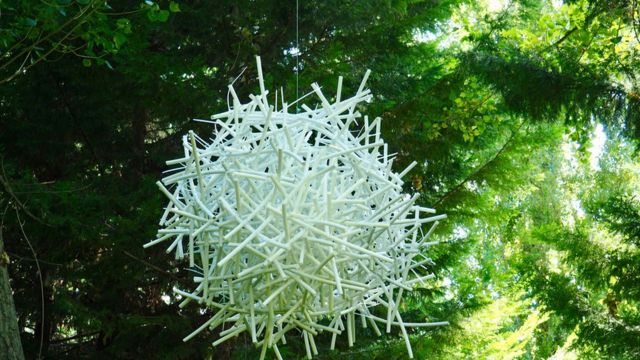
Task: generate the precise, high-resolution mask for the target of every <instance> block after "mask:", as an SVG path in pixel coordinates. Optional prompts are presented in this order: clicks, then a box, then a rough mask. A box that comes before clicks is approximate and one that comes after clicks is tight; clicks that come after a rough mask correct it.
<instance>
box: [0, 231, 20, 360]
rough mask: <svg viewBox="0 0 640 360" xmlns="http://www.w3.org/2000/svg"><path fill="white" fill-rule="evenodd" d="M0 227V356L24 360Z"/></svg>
mask: <svg viewBox="0 0 640 360" xmlns="http://www.w3.org/2000/svg"><path fill="white" fill-rule="evenodd" d="M1 230H2V229H0V358H2V359H7V360H24V354H23V352H22V344H21V343H20V332H19V331H18V317H17V316H16V308H15V306H14V304H13V293H12V291H11V287H10V286H9V273H8V272H7V266H8V265H9V264H8V263H9V258H8V256H7V254H6V253H5V252H4V243H3V242H2V231H1Z"/></svg>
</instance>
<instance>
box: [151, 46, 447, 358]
mask: <svg viewBox="0 0 640 360" xmlns="http://www.w3.org/2000/svg"><path fill="white" fill-rule="evenodd" d="M368 74H369V73H368V72H367V74H366V75H365V79H363V81H362V84H361V85H360V88H359V89H358V91H357V92H356V94H355V95H354V96H353V97H351V98H348V99H344V100H343V99H341V85H342V78H340V79H339V84H338V90H337V95H336V96H335V101H333V102H330V101H329V99H327V98H326V97H325V96H324V95H323V93H322V91H321V90H320V87H319V86H318V85H316V84H313V85H312V87H313V92H314V93H315V95H317V97H318V98H319V100H320V104H321V106H318V107H317V108H316V109H311V108H309V107H308V106H306V105H302V111H301V112H299V113H290V112H289V111H288V109H289V107H290V105H287V104H286V103H284V102H283V103H282V104H281V107H280V109H278V108H277V97H276V107H275V108H274V106H270V105H269V103H268V100H267V96H268V91H266V90H265V88H264V82H263V79H262V71H261V68H260V60H259V58H258V79H259V83H260V89H261V92H260V94H259V95H255V96H253V95H252V96H251V97H250V98H251V101H250V102H249V103H247V104H242V103H240V100H239V99H238V97H237V96H236V94H235V91H234V90H233V87H232V86H229V92H230V95H231V96H232V97H233V101H232V103H231V104H229V105H230V109H229V111H227V112H224V113H221V114H217V115H214V116H212V117H211V121H208V122H211V123H212V124H214V126H215V130H216V131H215V133H214V138H213V139H211V140H208V141H205V140H203V139H201V138H200V137H198V136H196V135H195V134H194V133H193V132H190V133H189V135H187V136H185V137H184V138H183V144H184V157H182V158H179V159H175V160H171V161H168V162H167V164H169V165H176V166H177V167H176V169H174V170H175V171H174V172H173V173H172V174H171V175H168V176H166V177H165V178H164V179H163V180H162V183H160V182H159V183H158V186H159V187H160V189H161V190H162V192H163V193H164V194H165V195H166V196H167V198H168V199H169V204H168V205H167V207H166V209H165V212H164V214H163V216H162V219H161V220H160V225H161V226H162V227H163V228H162V229H160V230H159V231H158V238H157V239H156V240H154V241H151V242H149V243H147V244H146V245H145V247H147V246H151V245H155V244H158V243H160V242H165V241H168V240H170V243H171V244H170V245H169V247H168V249H167V252H171V251H175V255H176V258H183V257H187V258H188V259H189V263H190V266H191V267H192V269H193V270H195V271H196V272H197V273H198V275H197V276H195V277H194V282H195V285H194V287H195V288H194V289H192V290H189V291H185V290H180V289H174V291H175V292H176V293H177V294H178V295H180V296H181V297H183V298H184V301H183V302H182V303H181V304H180V306H181V307H182V306H185V305H186V304H188V303H189V302H191V301H195V302H197V303H198V304H201V306H203V307H206V308H208V309H209V310H211V311H212V312H213V313H214V315H213V316H212V317H210V318H209V319H208V320H207V321H205V322H204V324H202V326H201V327H199V328H198V329H196V330H195V331H194V332H193V333H192V334H190V335H189V336H187V337H186V338H185V339H184V340H185V341H186V340H189V339H190V338H192V337H193V336H195V335H196V334H197V333H199V332H200V331H202V330H204V329H206V328H211V329H213V328H216V327H218V326H220V325H222V324H223V323H226V325H225V327H224V330H222V331H221V332H220V338H219V339H218V340H216V341H215V342H214V343H213V344H214V345H218V344H220V343H222V342H224V341H226V340H228V339H230V338H232V337H235V336H237V335H239V334H240V333H243V332H248V333H249V334H250V336H251V338H252V340H253V342H254V343H255V344H256V345H257V346H261V347H262V356H261V358H263V357H264V355H265V352H266V350H267V349H268V348H272V349H273V350H274V351H275V354H276V356H277V357H278V358H281V356H280V352H279V350H278V346H277V344H278V342H285V341H286V339H285V334H286V333H288V332H290V331H294V330H295V333H296V334H300V332H301V333H302V337H303V341H304V343H305V348H306V351H307V356H308V357H309V358H311V356H312V353H314V354H317V349H316V346H315V341H314V337H315V336H316V335H317V334H318V333H320V332H330V333H332V334H333V338H332V344H331V346H332V348H333V346H334V345H335V340H336V336H337V335H340V334H342V333H345V332H346V335H347V338H348V342H349V345H352V344H353V341H354V340H355V326H356V315H357V316H358V317H359V318H361V324H362V326H364V327H366V326H371V327H372V328H373V330H374V331H375V332H376V333H378V334H380V330H379V328H378V325H377V324H376V323H382V324H384V325H385V326H386V330H387V332H388V331H390V328H391V326H392V325H397V326H400V328H401V330H402V333H403V335H404V339H405V342H406V345H407V350H408V352H409V356H412V353H411V346H410V344H409V339H408V335H407V332H406V329H405V327H407V326H435V325H443V324H446V322H437V323H404V322H403V321H402V318H401V317H400V312H399V309H398V307H399V305H400V303H401V300H402V295H403V292H404V291H410V290H411V289H412V287H413V285H415V284H416V283H419V282H422V281H424V280H426V279H429V278H431V277H432V275H422V276H420V275H418V273H417V272H416V270H418V268H421V267H423V266H424V264H426V263H428V262H429V261H430V260H429V259H428V258H425V257H424V255H423V254H424V250H425V248H426V247H428V246H429V245H432V244H433V243H427V242H426V241H425V239H426V238H427V237H428V236H429V234H430V233H431V232H432V231H433V229H434V227H435V226H436V225H437V220H439V219H442V218H444V215H438V216H426V217H425V215H426V214H431V213H433V212H434V211H433V210H432V209H428V208H424V207H420V206H417V205H415V204H414V202H415V200H416V198H417V195H414V196H409V195H407V194H404V193H402V185H403V182H402V180H401V178H402V177H403V175H405V174H406V173H407V172H408V171H409V170H410V169H411V168H412V167H413V166H414V165H415V162H414V163H413V164H412V165H410V166H409V168H407V169H405V170H404V171H403V172H402V173H400V174H396V173H394V172H393V171H392V169H391V168H392V162H393V160H392V158H391V156H389V154H388V153H387V145H386V144H385V143H384V141H383V140H382V139H381V138H380V119H379V118H378V119H375V120H373V121H371V122H370V121H369V120H368V118H367V117H366V116H365V117H364V118H361V115H360V114H359V113H358V112H357V111H356V106H357V105H358V103H360V102H362V101H365V100H368V99H369V98H370V96H371V95H370V91H369V90H367V89H364V84H365V81H366V78H367V76H368ZM299 100H300V99H298V101H299ZM358 122H360V123H358ZM426 223H432V224H431V227H430V228H429V230H428V231H427V232H426V234H423V233H422V227H423V224H426ZM375 306H382V307H383V308H384V309H385V311H384V312H385V313H386V316H385V315H382V316H375V315H374V314H373V313H372V311H370V309H371V308H372V307H375ZM377 313H379V311H378V312H377Z"/></svg>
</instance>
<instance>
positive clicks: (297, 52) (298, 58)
mask: <svg viewBox="0 0 640 360" xmlns="http://www.w3.org/2000/svg"><path fill="white" fill-rule="evenodd" d="M298 1H299V0H296V101H297V100H298V99H299V98H300V37H299V32H298V29H299V26H300V4H299V3H298ZM299 111H300V103H298V104H297V105H296V114H297V113H298V112H299Z"/></svg>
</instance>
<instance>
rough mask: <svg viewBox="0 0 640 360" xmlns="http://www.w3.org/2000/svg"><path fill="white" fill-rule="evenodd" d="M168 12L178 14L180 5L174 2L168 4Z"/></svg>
mask: <svg viewBox="0 0 640 360" xmlns="http://www.w3.org/2000/svg"><path fill="white" fill-rule="evenodd" d="M169 10H170V11H171V12H174V13H176V12H180V4H178V3H177V2H175V1H172V2H171V3H170V4H169Z"/></svg>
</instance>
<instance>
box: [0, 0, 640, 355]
mask: <svg viewBox="0 0 640 360" xmlns="http://www.w3.org/2000/svg"><path fill="white" fill-rule="evenodd" d="M495 3H496V2H488V1H486V2H485V1H468V2H467V1H456V0H447V1H437V2H436V1H391V2H390V1H367V2H354V3H345V2H344V1H333V0H331V1H322V2H303V1H301V2H300V12H299V13H300V18H299V43H296V36H295V29H296V18H295V8H294V7H292V5H291V4H290V3H286V2H277V1H267V0H259V1H222V2H210V1H198V2H196V1H192V2H182V1H180V2H178V1H163V2H150V1H147V2H140V1H115V2H108V3H105V2H96V1H89V0H88V1H62V0H60V1H13V2H11V1H9V2H0V11H1V13H2V16H1V17H0V25H1V26H0V79H2V80H0V81H3V82H4V84H3V85H2V87H0V156H1V159H2V167H1V168H0V170H1V172H0V177H1V178H2V185H1V187H0V203H5V204H6V203H7V202H10V203H11V207H8V208H7V211H6V212H4V213H3V214H4V215H3V218H2V219H3V220H2V222H3V224H2V231H3V238H4V240H5V245H6V249H7V253H8V254H9V256H10V258H11V266H10V267H9V270H10V275H11V277H12V287H13V289H14V290H15V294H14V297H15V300H16V307H17V312H18V317H19V319H18V321H19V324H20V328H21V331H22V340H23V343H24V345H25V346H24V347H25V351H26V355H27V358H36V357H37V355H38V352H39V347H40V346H39V345H40V344H39V342H40V337H41V335H42V338H43V339H44V343H43V354H44V356H45V358H78V359H80V358H92V359H102V358H104V359H112V358H118V359H129V358H160V359H201V358H204V357H207V356H213V357H215V358H230V359H243V358H255V357H256V354H257V350H256V349H255V348H254V347H253V346H252V345H251V342H250V339H249V338H246V337H241V338H238V339H235V340H234V341H233V342H232V343H229V344H225V345H223V346H221V347H219V348H216V349H211V348H210V343H211V341H212V339H215V338H216V336H217V331H215V330H212V331H205V332H204V334H203V335H202V336H198V337H197V338H196V339H193V340H192V341H190V342H189V343H186V344H185V343H183V342H182V341H181V339H182V338H183V337H184V336H185V335H186V334H188V333H189V331H190V329H193V328H194V327H197V326H198V325H200V324H201V323H202V322H203V321H204V320H205V319H206V318H207V315H208V314H206V313H205V314H202V313H200V312H199V311H198V310H197V309H196V308H195V307H187V308H185V309H178V307H177V299H176V298H175V297H174V295H173V294H172V292H171V288H172V287H173V286H174V285H180V284H182V283H183V282H186V281H187V280H188V277H189V276H190V274H189V272H187V271H184V270H183V271H179V270H178V269H184V268H185V264H183V263H181V262H178V261H175V260H171V259H169V258H167V257H166V255H165V254H164V252H163V251H162V250H161V249H159V248H157V249H155V248H152V249H148V250H144V249H142V247H141V246H142V244H143V243H144V242H145V241H147V240H149V239H151V238H152V237H153V235H155V231H156V224H157V219H158V217H159V215H160V212H161V210H162V205H163V203H162V201H163V200H162V195H161V194H160V193H159V192H158V191H157V189H156V187H155V185H154V183H155V181H156V180H157V179H158V178H159V177H161V174H162V171H163V170H164V169H165V165H164V161H165V160H166V159H169V158H173V157H174V156H175V155H176V154H177V153H179V151H180V147H179V142H180V140H179V138H180V136H181V134H183V133H185V132H186V131H187V130H191V129H193V130H196V131H198V132H199V133H202V134H206V133H207V132H209V131H211V128H210V127H209V126H207V125H203V124H201V123H194V122H191V121H190V120H191V119H192V118H207V117H208V116H209V115H210V114H211V113H214V112H217V111H220V110H223V109H226V106H227V105H226V95H227V85H228V84H229V83H230V82H231V81H234V79H235V84H234V86H235V88H236V90H237V92H238V94H239V95H240V97H242V98H245V97H246V96H248V94H250V93H251V92H252V91H255V90H256V86H257V84H256V82H255V81H254V79H253V76H254V75H253V74H255V69H254V66H255V64H254V56H255V55H260V56H261V57H262V63H263V68H264V69H265V76H266V81H267V86H268V87H269V88H270V89H275V88H279V87H281V86H282V91H283V93H284V95H285V97H286V98H287V99H292V98H294V97H295V95H296V93H299V94H300V95H302V94H305V93H306V92H307V90H308V89H309V85H310V83H311V82H314V81H316V82H318V83H319V84H321V85H322V86H323V90H325V89H331V88H335V86H336V85H337V77H338V75H343V76H344V77H345V90H344V91H346V92H347V93H348V92H349V91H352V90H354V89H355V88H356V87H357V86H358V84H359V81H360V78H361V75H362V74H363V73H364V71H365V69H367V68H370V69H371V70H372V71H373V72H372V76H371V78H370V81H369V84H370V86H371V88H372V91H373V93H374V94H375V98H374V101H373V102H372V103H371V104H368V105H367V108H366V109H362V111H361V112H363V113H367V114H369V116H370V117H375V116H381V117H382V118H383V120H384V121H383V126H382V128H383V132H384V134H383V136H384V138H385V140H387V141H388V142H389V144H390V151H391V152H395V153H397V159H396V163H395V165H396V166H397V169H401V168H403V167H404V166H406V165H407V164H408V163H409V162H411V161H412V160H414V159H415V160H417V161H418V162H419V164H420V165H419V166H418V167H416V169H415V170H413V171H412V172H411V174H410V175H409V177H410V181H407V184H406V191H408V192H416V191H419V192H420V193H421V197H420V199H419V201H420V202H421V203H422V204H424V205H425V206H435V207H436V208H437V209H438V211H439V212H446V213H447V214H448V215H449V219H448V221H446V222H444V223H442V224H441V225H440V227H439V228H438V230H437V231H436V233H435V237H436V239H437V240H439V241H440V244H438V245H437V246H433V247H430V248H428V249H427V250H426V255H427V256H429V257H431V258H432V259H433V260H434V263H433V264H430V265H428V266H427V267H426V269H424V273H425V274H427V273H434V274H435V275H436V280H434V281H431V282H427V283H426V284H424V285H420V286H418V287H417V288H416V289H415V291H414V292H413V293H412V294H410V295H408V296H407V298H406V302H405V303H404V304H403V318H404V319H406V320H407V321H414V322H420V321H425V320H449V321H450V322H451V325H450V326H447V327H443V328H437V329H426V330H425V329H423V330H417V329H416V330H412V331H411V341H412V345H413V347H414V351H415V353H416V358H436V359H437V358H441V359H451V358H494V359H507V358H526V359H530V358H549V357H552V356H555V357H556V358H561V357H565V358H572V357H573V358H620V359H634V358H638V357H640V349H639V348H638V342H637V339H638V335H639V334H638V332H639V330H638V329H639V328H640V304H639V303H638V299H639V298H640V285H639V284H640V278H639V277H640V275H639V274H640V268H639V267H640V252H639V250H638V246H639V245H640V244H639V243H640V201H639V200H638V199H640V197H639V196H640V194H639V193H638V191H637V189H638V188H639V186H640V165H638V160H637V156H636V154H635V153H634V148H635V147H636V144H637V138H638V137H639V136H638V134H640V133H639V132H638V129H640V126H638V119H639V118H638V109H639V104H640V101H639V99H640V97H639V96H638V90H637V89H638V86H637V82H636V78H637V77H638V76H639V75H640V74H638V70H637V69H640V66H639V65H640V64H638V60H637V59H638V58H639V57H638V56H637V53H638V50H639V49H640V48H639V46H640V45H638V44H639V41H638V38H637V35H636V34H637V32H638V30H639V29H638V22H637V19H638V16H639V14H638V9H637V6H636V5H635V2H628V1H615V2H609V1H585V0H576V1H571V2H565V4H562V5H553V4H552V2H550V1H546V0H544V1H543V0H539V1H538V0H526V1H507V2H504V5H505V6H504V7H502V8H498V9H496V8H494V7H495ZM492 4H493V5H492ZM490 5H491V6H490ZM295 47H299V49H300V54H301V55H300V57H299V61H300V73H299V75H300V76H299V78H296V76H295V72H294V66H295V64H296V60H297V59H296V57H295V55H294V54H293V53H292V49H293V48H295ZM25 59H26V60H25ZM23 62H24V63H23ZM21 64H22V65H21ZM36 65H37V66H36ZM243 69H245V71H244V72H242V70H243ZM236 77H237V79H236ZM297 82H299V88H296V83H297ZM326 92H327V93H330V90H327V91H326ZM354 130H357V128H354ZM603 144H604V145H603ZM0 210H2V211H4V210H5V209H0ZM23 230H24V234H23ZM25 235H26V237H25ZM27 239H28V240H29V242H30V243H31V245H33V248H34V250H35V252H36V254H37V257H38V259H39V263H40V266H41V268H42V280H43V288H44V301H42V300H41V294H40V283H39V279H40V278H39V276H38V273H37V270H36V266H35V265H36V264H35V261H34V259H33V254H32V253H31V251H30V248H29V244H28V243H27ZM0 300H1V299H0ZM43 304H44V309H45V311H44V313H43V312H42V311H41V306H42V305H43ZM43 319H44V321H43ZM288 340H289V342H288V345H286V346H282V347H281V351H282V353H283V355H285V356H286V357H287V358H290V359H296V358H302V357H303V356H304V350H303V347H302V346H301V345H300V342H299V341H296V340H298V339H296V338H295V337H292V338H291V339H288ZM357 340H358V341H357V342H356V347H354V348H348V346H347V344H346V339H339V340H338V344H337V349H338V350H336V351H329V350H328V348H329V344H330V337H328V336H324V335H323V336H320V337H319V339H318V346H319V348H320V350H321V356H320V357H319V358H321V359H338V358H345V357H346V358H349V359H403V358H405V357H406V353H405V349H404V344H403V342H402V340H401V338H400V336H399V333H398V329H393V331H392V332H391V334H388V335H385V336H383V337H381V338H378V337H376V336H375V334H374V333H373V332H372V331H371V329H363V330H362V331H360V329H359V331H358V339H357ZM269 356H272V355H269Z"/></svg>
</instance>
